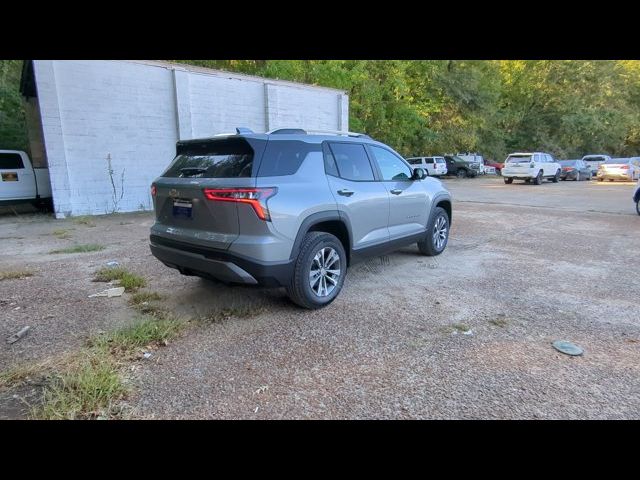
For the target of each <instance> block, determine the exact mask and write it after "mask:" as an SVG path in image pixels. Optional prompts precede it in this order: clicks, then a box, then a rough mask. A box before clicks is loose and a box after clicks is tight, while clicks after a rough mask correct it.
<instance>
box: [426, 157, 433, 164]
mask: <svg viewBox="0 0 640 480" xmlns="http://www.w3.org/2000/svg"><path fill="white" fill-rule="evenodd" d="M426 163H428V164H429V165H433V157H428V158H426Z"/></svg>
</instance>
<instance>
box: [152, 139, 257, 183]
mask: <svg viewBox="0 0 640 480" xmlns="http://www.w3.org/2000/svg"><path fill="white" fill-rule="evenodd" d="M252 168H253V149H252V148H251V146H250V145H249V144H248V143H247V142H246V141H245V140H244V139H225V140H216V141H213V142H206V143H201V144H197V145H192V146H185V147H183V149H182V150H181V151H180V153H179V154H178V156H177V157H176V158H175V159H174V160H173V162H172V163H171V165H169V168H168V169H167V171H166V172H165V173H164V174H163V175H162V176H163V177H172V178H234V177H250V176H251V172H252Z"/></svg>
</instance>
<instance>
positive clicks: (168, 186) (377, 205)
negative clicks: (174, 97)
mask: <svg viewBox="0 0 640 480" xmlns="http://www.w3.org/2000/svg"><path fill="white" fill-rule="evenodd" d="M176 153H177V155H176V157H175V159H174V160H173V162H171V164H170V165H169V167H168V168H167V170H166V171H165V172H164V173H163V174H162V175H161V176H160V177H159V178H157V179H156V180H155V181H154V182H153V184H152V186H151V191H152V196H153V202H154V208H155V214H156V220H155V223H154V225H153V226H152V227H151V238H150V241H151V252H152V253H153V255H154V256H155V257H156V258H158V259H159V260H160V261H162V262H163V263H164V264H165V265H167V266H169V267H171V268H175V269H178V270H179V271H180V272H181V273H182V274H184V275H199V276H202V277H209V278H214V279H218V280H222V281H226V282H230V283H241V284H245V285H256V284H259V285H267V286H282V287H285V288H286V290H287V293H288V295H289V297H290V298H291V299H292V300H293V301H294V302H295V303H297V304H298V305H301V306H303V307H306V308H319V307H323V306H325V305H327V304H329V303H330V302H331V301H333V300H334V299H335V298H336V296H337V295H338V294H339V293H340V290H341V288H342V285H343V282H344V279H345V275H346V272H347V267H349V266H350V265H352V264H354V263H355V262H357V261H358V260H361V259H363V258H366V257H367V256H370V255H380V254H382V253H384V252H387V251H391V250H394V249H397V248H399V247H402V246H405V245H410V244H412V243H417V245H418V249H419V251H420V253H422V254H423V255H439V254H440V253H442V252H443V251H444V249H445V248H446V246H447V240H448V238H449V228H450V226H451V195H450V194H449V192H448V191H447V190H446V189H445V188H444V186H443V185H442V183H441V182H440V181H439V180H437V179H435V178H431V177H427V176H426V174H425V172H424V170H423V169H421V168H416V169H414V170H412V169H411V167H410V166H409V164H408V163H407V162H406V161H405V160H404V159H403V158H402V157H401V156H400V155H399V154H398V153H396V152H395V151H394V150H393V149H391V148H390V147H388V146H387V145H385V144H383V143H380V142H377V141H375V140H373V139H371V138H369V137H368V136H366V135H363V134H355V133H348V132H333V133H326V132H323V133H320V134H309V133H308V132H305V131H304V130H300V129H281V130H276V131H273V132H270V133H267V134H256V133H253V132H251V131H250V130H248V129H237V132H236V134H229V135H223V136H217V137H213V138H206V139H200V140H188V141H181V142H178V144H177V152H176Z"/></svg>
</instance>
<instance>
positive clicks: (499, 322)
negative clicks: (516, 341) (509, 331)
mask: <svg viewBox="0 0 640 480" xmlns="http://www.w3.org/2000/svg"><path fill="white" fill-rule="evenodd" d="M489 323H490V324H491V325H495V326H496V327H502V328H504V327H506V326H507V325H509V320H507V319H506V318H502V317H498V318H493V319H491V320H489Z"/></svg>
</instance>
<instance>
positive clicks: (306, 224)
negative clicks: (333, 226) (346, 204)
mask: <svg viewBox="0 0 640 480" xmlns="http://www.w3.org/2000/svg"><path fill="white" fill-rule="evenodd" d="M330 220H336V221H338V222H341V223H343V224H344V225H345V226H346V227H347V232H348V233H349V250H351V245H352V238H353V233H352V230H351V221H350V220H349V216H348V215H347V214H346V213H345V212H340V211H338V210H325V211H323V212H316V213H313V214H311V215H309V216H308V217H307V218H305V219H304V220H303V221H302V223H301V224H300V228H298V234H297V235H296V239H295V241H294V242H293V248H292V249H291V255H289V259H290V260H293V259H295V258H297V257H298V252H299V251H300V244H301V243H302V239H303V238H304V236H305V235H306V234H307V233H308V232H309V230H310V229H311V227H313V226H314V225H317V224H318V223H322V222H327V221H330Z"/></svg>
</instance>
